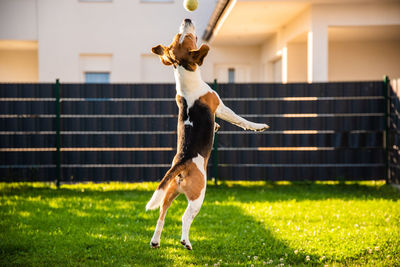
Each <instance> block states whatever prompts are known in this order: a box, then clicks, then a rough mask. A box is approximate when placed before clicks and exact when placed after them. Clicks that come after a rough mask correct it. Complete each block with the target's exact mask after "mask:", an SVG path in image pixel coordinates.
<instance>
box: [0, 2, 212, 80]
mask: <svg viewBox="0 0 400 267" xmlns="http://www.w3.org/2000/svg"><path fill="white" fill-rule="evenodd" d="M215 3H216V2H215V0H202V1H201V3H200V5H199V7H198V9H197V10H196V12H193V13H191V12H187V11H186V10H185V9H184V8H183V5H182V1H180V0H173V1H170V2H164V3H162V2H153V3H151V2H146V1H145V0H141V1H139V0H114V1H110V2H81V1H79V0H57V1H55V0H36V1H35V0H0V39H3V40H5V39H7V40H37V41H38V42H39V80H40V81H41V82H53V81H54V80H55V79H56V78H60V79H61V81H63V82H82V81H83V80H82V77H83V76H82V73H81V70H80V67H79V66H80V55H82V54H103V55H104V54H107V55H112V59H113V60H112V70H111V82H153V79H152V77H151V75H146V76H143V74H142V69H143V68H144V67H146V68H148V66H143V64H147V63H148V62H145V63H143V60H142V57H143V55H146V54H147V55H148V54H150V52H151V47H153V46H155V45H157V44H159V43H163V44H165V45H168V44H169V43H170V42H171V40H172V38H173V36H174V35H175V34H176V33H177V32H178V29H179V26H180V24H181V22H182V21H183V19H185V18H191V19H193V20H194V22H195V24H196V25H197V32H198V34H199V37H201V34H202V33H203V31H204V28H205V27H206V25H207V23H208V19H209V17H210V15H211V13H212V11H213V9H214V6H215ZM199 39H200V38H199ZM157 67H159V66H158V65H157ZM150 69H151V67H150ZM171 75H172V70H171ZM165 76H166V75H164V76H163V77H165ZM144 77H145V78H146V79H148V80H143V78H144ZM172 77H173V76H172ZM170 80H171V79H169V78H168V81H170ZM159 81H161V80H160V79H159ZM162 81H164V80H162Z"/></svg>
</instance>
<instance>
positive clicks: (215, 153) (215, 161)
mask: <svg viewBox="0 0 400 267" xmlns="http://www.w3.org/2000/svg"><path fill="white" fill-rule="evenodd" d="M213 89H214V91H215V92H218V83H217V79H214V84H213ZM217 121H218V120H217V118H216V117H215V122H217ZM212 158H213V165H212V166H213V169H212V176H213V177H214V183H215V185H217V184H218V181H217V179H218V134H217V133H216V132H215V133H214V144H213V151H212Z"/></svg>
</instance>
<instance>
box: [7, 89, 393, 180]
mask: <svg viewBox="0 0 400 267" xmlns="http://www.w3.org/2000/svg"><path fill="white" fill-rule="evenodd" d="M388 84H389V83H384V82H353V83H317V84H219V85H218V93H219V94H220V96H221V98H222V99H223V100H224V102H225V104H226V105H227V106H229V107H231V108H232V109H233V110H235V111H236V112H237V113H238V114H240V115H242V116H243V117H245V118H247V119H249V120H252V121H257V122H266V123H268V124H269V125H270V127H271V128H270V130H268V131H266V132H263V133H254V132H245V131H243V130H241V129H240V128H237V127H235V126H233V125H230V124H229V123H226V122H223V121H219V123H220V125H221V129H220V131H219V133H218V141H217V142H218V151H217V153H215V152H214V154H213V156H212V159H211V160H210V162H209V163H210V164H209V165H210V167H211V163H213V162H218V165H216V166H214V167H215V168H214V171H212V169H211V168H209V171H208V174H209V175H208V176H209V177H211V176H217V177H218V179H229V180H237V179H242V180H338V179H339V180H359V179H363V180H368V179H389V178H390V177H392V178H390V179H392V180H393V181H394V179H395V178H394V177H396V175H397V176H398V174H399V164H398V160H399V154H398V153H399V130H398V127H399V101H398V97H397V95H396V94H395V93H394V90H392V88H391V87H389V85H388ZM388 88H389V89H388ZM56 91H57V90H56V86H55V85H54V84H0V179H1V180H2V181H15V180H18V181H27V180H28V181H38V180H42V181H43V180H44V181H53V180H55V179H56V177H58V175H60V177H61V181H111V180H124V181H150V180H151V181H154V180H158V179H160V178H161V177H162V176H163V174H164V173H165V171H166V170H167V169H168V167H169V166H170V164H171V161H172V158H173V156H174V153H175V147H176V120H177V112H178V110H177V107H176V104H175V99H174V97H175V86H174V85H173V84H131V85H124V84H98V85H94V84H61V101H60V110H61V115H60V122H61V123H60V135H59V138H60V142H59V143H60V148H59V152H58V150H57V145H56V144H57V138H58V135H57V127H58V119H57V115H56V110H57V104H56V103H57V101H56V100H57V97H56ZM388 93H389V94H388ZM389 118H390V121H391V122H392V123H389ZM393 127H397V128H393ZM59 155H61V156H60V158H58V156H59ZM59 163H60V165H59ZM57 167H60V168H59V169H58V168H57ZM389 170H390V171H389ZM216 173H217V174H216Z"/></svg>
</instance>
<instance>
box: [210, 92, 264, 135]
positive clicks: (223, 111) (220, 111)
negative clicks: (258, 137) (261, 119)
mask: <svg viewBox="0 0 400 267" xmlns="http://www.w3.org/2000/svg"><path fill="white" fill-rule="evenodd" d="M215 114H216V115H217V117H218V118H220V119H223V120H225V121H227V122H230V123H232V124H234V125H236V126H239V127H241V128H243V129H245V130H253V131H259V132H262V131H265V130H266V129H268V128H269V126H268V125H267V124H264V123H255V122H251V121H248V120H246V119H244V118H242V117H240V116H239V115H237V114H236V113H235V112H233V111H232V110H231V109H230V108H228V107H227V106H225V105H224V103H223V102H222V100H220V103H219V106H218V108H217V110H216V113H215Z"/></svg>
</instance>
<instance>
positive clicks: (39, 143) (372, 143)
mask: <svg viewBox="0 0 400 267" xmlns="http://www.w3.org/2000/svg"><path fill="white" fill-rule="evenodd" d="M223 133H224V132H220V134H219V135H218V145H219V146H220V147H233V148H235V147H236V148H237V147H298V146H300V147H333V148H335V147H348V148H358V147H381V146H382V144H383V132H337V133H319V134H317V133H316V134H283V133H279V134H278V133H277V134H266V133H268V131H267V132H265V133H258V134H256V133H253V132H245V131H240V130H239V131H238V132H237V133H233V134H223ZM392 138H397V139H396V140H398V138H399V137H397V135H393V137H392ZM61 144H62V146H63V147H67V148H69V147H93V148H96V147H109V148H113V147H128V148H129V147H139V146H140V147H174V148H175V147H176V134H175V133H170V134H123V135H119V134H92V135H91V134H82V135H76V134H62V135H61ZM54 146H55V132H54V133H52V134H8V135H5V134H3V135H0V148H42V147H54Z"/></svg>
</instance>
